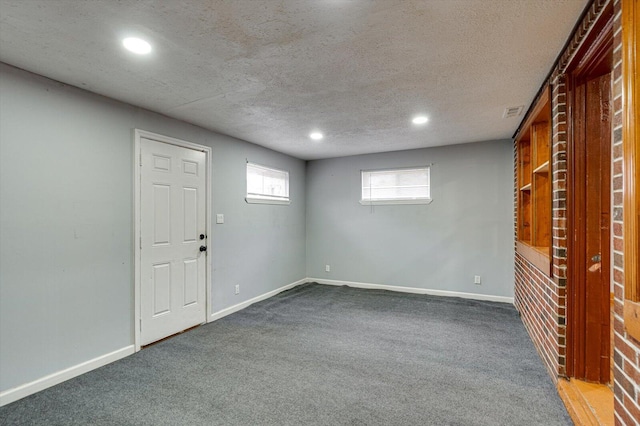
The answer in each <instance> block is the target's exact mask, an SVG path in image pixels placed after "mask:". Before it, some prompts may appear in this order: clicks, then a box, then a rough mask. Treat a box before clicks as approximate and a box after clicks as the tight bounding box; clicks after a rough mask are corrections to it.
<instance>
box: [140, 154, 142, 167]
mask: <svg viewBox="0 0 640 426" xmlns="http://www.w3.org/2000/svg"><path fill="white" fill-rule="evenodd" d="M140 167H142V153H140Z"/></svg>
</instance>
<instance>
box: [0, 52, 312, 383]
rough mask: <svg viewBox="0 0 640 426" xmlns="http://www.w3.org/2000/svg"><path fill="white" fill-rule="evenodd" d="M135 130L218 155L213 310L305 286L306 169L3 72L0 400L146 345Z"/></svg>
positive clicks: (63, 88)
mask: <svg viewBox="0 0 640 426" xmlns="http://www.w3.org/2000/svg"><path fill="white" fill-rule="evenodd" d="M134 128H141V129H144V130H148V131H151V132H155V133H160V134H163V135H167V136H171V137H175V138H179V139H183V140H186V141H190V142H194V143H198V144H202V145H208V146H211V147H212V148H213V212H212V214H215V213H224V214H225V224H223V225H215V221H214V222H213V223H214V225H213V227H214V228H213V236H212V241H211V242H210V246H211V244H212V249H213V256H214V261H213V269H214V271H213V292H212V301H213V310H214V312H215V311H218V310H221V309H223V308H225V307H228V306H232V305H235V304H237V303H240V302H242V301H244V300H247V299H250V298H252V297H255V296H258V295H261V294H264V293H266V292H268V291H271V290H274V289H276V288H279V287H281V286H283V285H286V284H289V283H292V282H294V281H297V280H299V279H302V278H304V277H305V276H306V272H305V162H304V161H301V160H297V159H293V158H291V157H288V156H286V155H283V154H279V153H276V152H274V151H270V150H267V149H264V148H261V147H258V146H256V145H252V144H249V143H247V142H243V141H239V140H237V139H233V138H230V137H227V136H223V135H219V134H215V133H212V132H210V131H207V130H204V129H202V128H198V127H195V126H192V125H189V124H187V123H184V122H180V121H177V120H173V119H169V118H167V117H164V116H162V115H159V114H155V113H152V112H149V111H146V110H142V109H139V108H135V107H132V106H130V105H126V104H122V103H119V102H116V101H113V100H110V99H107V98H104V97H100V96H97V95H93V94H90V93H88V92H85V91H82V90H79V89H76V88H72V87H68V86H64V85H62V84H59V83H56V82H53V81H51V80H48V79H45V78H41V77H38V76H35V75H33V74H29V73H26V72H23V71H20V70H17V69H15V68H12V67H8V66H6V65H3V64H0V391H4V390H7V389H10V388H13V387H15V386H18V385H21V384H24V383H28V382H30V381H33V380H35V379H38V378H41V377H43V376H45V375H48V374H51V373H54V372H57V371H59V370H62V369H65V368H68V367H70V366H74V365H76V364H78V363H81V362H84V361H87V360H89V359H92V358H95V357H97V356H100V355H104V354H106V353H109V352H112V351H114V350H118V349H121V348H123V347H126V346H128V345H131V344H133V291H134V285H133V248H132V240H133V238H132V235H133V219H132V218H133V201H132V200H133V159H132V158H133V129H134ZM247 159H248V160H250V161H253V162H257V163H261V164H266V165H272V166H274V167H278V168H282V169H287V170H289V172H290V180H291V185H290V190H291V198H292V203H291V205H290V206H273V205H255V204H253V205H249V204H246V203H245V201H244V195H245V191H246V187H245V162H246V160H247ZM236 284H240V286H241V291H240V294H239V295H237V296H236V295H235V294H234V286H235V285H236Z"/></svg>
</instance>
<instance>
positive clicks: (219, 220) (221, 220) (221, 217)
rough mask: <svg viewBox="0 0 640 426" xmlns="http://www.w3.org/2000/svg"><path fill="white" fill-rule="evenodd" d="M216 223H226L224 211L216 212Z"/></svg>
mask: <svg viewBox="0 0 640 426" xmlns="http://www.w3.org/2000/svg"><path fill="white" fill-rule="evenodd" d="M216 223H218V224H221V223H224V214H222V213H218V214H216Z"/></svg>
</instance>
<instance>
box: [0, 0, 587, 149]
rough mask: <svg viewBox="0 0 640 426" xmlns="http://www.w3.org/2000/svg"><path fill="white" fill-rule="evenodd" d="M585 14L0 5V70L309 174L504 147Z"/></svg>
mask: <svg viewBox="0 0 640 426" xmlns="http://www.w3.org/2000/svg"><path fill="white" fill-rule="evenodd" d="M586 3H587V0H439V1H438V0H430V1H427V0H425V1H417V0H415V1H414V0H376V1H373V0H280V1H278V0H229V1H216V0H119V1H115V0H82V1H81V0H15V1H14V0H0V61H2V62H6V63H8V64H11V65H14V66H17V67H19V68H23V69H26V70H28V71H32V72H35V73H38V74H42V75H45V76H47V77H50V78H53V79H55V80H59V81H61V82H64V83H68V84H71V85H74V86H78V87H81V88H84V89H87V90H90V91H92V92H95V93H99V94H102V95H106V96H109V97H112V98H115V99H119V100H121V101H124V102H128V103H130V104H133V105H138V106H141V107H145V108H148V109H151V110H154V111H158V112H160V113H163V114H166V115H168V116H171V117H175V118H179V119H182V120H184V121H187V122H190V123H194V124H197V125H200V126H202V127H205V128H208V129H211V130H214V131H217V132H220V133H224V134H227V135H231V136H235V137H237V138H240V139H244V140H247V141H250V142H253V143H256V144H259V145H263V146H266V147H269V148H272V149H275V150H277V151H281V152H284V153H287V154H290V155H293V156H296V157H299V158H303V159H318V158H327V157H335V156H343V155H353V154H361V153H371V152H383V151H395V150H403V149H412V148H421V147H427V146H437V145H447V144H455V143H465V142H476V141H483V140H492V139H502V138H509V137H511V136H512V134H513V132H514V131H515V129H516V127H517V125H518V124H519V122H520V121H521V120H522V116H519V117H516V118H509V119H503V118H502V115H503V112H504V109H505V108H506V107H510V106H518V105H525V110H526V108H527V107H528V106H529V104H530V103H531V101H532V99H533V97H534V96H535V94H536V92H537V90H538V88H539V87H540V85H541V84H542V82H543V80H544V78H545V77H546V75H547V73H548V71H549V70H550V69H551V66H552V65H553V61H554V60H555V58H556V56H557V54H558V53H559V52H560V50H561V48H562V46H563V45H564V43H565V41H566V39H567V38H568V36H569V33H570V31H571V29H572V28H573V26H574V24H575V22H576V21H577V19H578V17H579V15H580V13H581V11H582V10H583V9H584V7H585V5H586ZM129 35H135V36H139V37H143V38H145V39H147V40H148V41H149V42H150V43H151V44H152V46H153V49H154V50H153V53H152V54H151V55H149V56H146V57H137V56H135V55H133V54H131V53H129V52H127V51H125V50H124V49H122V47H121V39H122V38H123V37H126V36H129ZM418 113H423V114H426V115H428V116H429V123H428V124H427V125H424V126H422V127H418V126H415V125H412V124H411V118H412V117H413V116H414V115H416V114H418ZM312 130H320V131H322V132H323V133H324V134H325V138H324V139H323V140H322V141H318V142H315V141H311V140H310V139H309V137H308V135H309V133H310V132H311V131H312Z"/></svg>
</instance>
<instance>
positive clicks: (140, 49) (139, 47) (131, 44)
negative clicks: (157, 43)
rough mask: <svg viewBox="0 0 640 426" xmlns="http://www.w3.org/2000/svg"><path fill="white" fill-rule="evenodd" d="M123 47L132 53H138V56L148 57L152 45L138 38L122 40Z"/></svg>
mask: <svg viewBox="0 0 640 426" xmlns="http://www.w3.org/2000/svg"><path fill="white" fill-rule="evenodd" d="M122 45H123V46H124V47H125V48H126V49H127V50H129V51H130V52H133V53H137V54H138V55H146V54H147V53H149V52H151V45H150V44H149V43H147V42H146V41H144V40H142V39H140V38H136V37H128V38H125V39H124V40H122Z"/></svg>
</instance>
